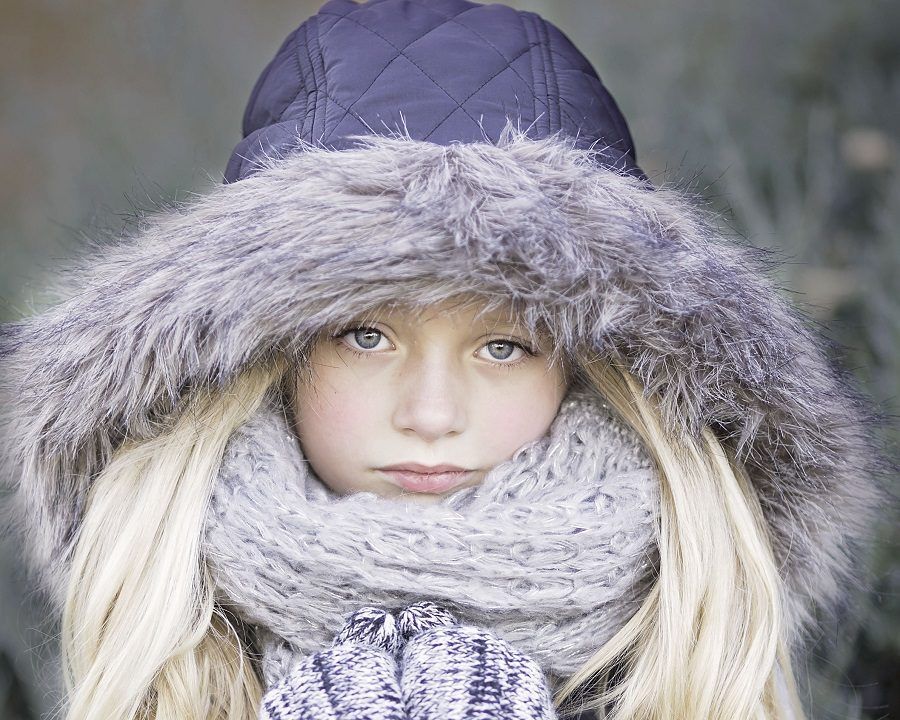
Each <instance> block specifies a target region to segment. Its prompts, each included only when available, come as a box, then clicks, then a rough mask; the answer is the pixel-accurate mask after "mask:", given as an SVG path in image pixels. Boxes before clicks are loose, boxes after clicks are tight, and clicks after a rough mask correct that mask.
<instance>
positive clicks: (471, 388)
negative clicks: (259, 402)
mask: <svg viewBox="0 0 900 720" xmlns="http://www.w3.org/2000/svg"><path fill="white" fill-rule="evenodd" d="M419 313H425V311H419ZM511 317H512V316H511V314H510V313H508V312H505V313H497V314H494V315H484V316H483V317H482V318H480V319H478V320H476V312H475V310H474V309H459V308H455V307H453V306H451V305H449V304H448V303H444V304H442V305H440V306H437V307H435V308H430V309H429V312H428V313H427V314H417V313H415V311H407V310H385V311H382V312H381V313H379V314H377V315H376V316H375V320H373V321H370V322H366V323H362V322H360V323H358V324H357V323H353V324H350V325H348V326H345V327H341V328H334V329H333V332H330V333H327V334H326V337H325V338H324V339H322V340H320V341H319V342H318V343H317V344H316V346H315V347H314V348H313V350H312V353H311V356H310V363H311V368H310V370H311V375H310V379H309V380H307V381H300V382H298V383H297V384H296V385H297V387H296V389H295V390H294V398H293V401H294V419H295V427H296V431H297V435H298V437H299V438H300V444H301V447H302V448H303V452H304V454H305V456H306V458H307V460H308V461H309V462H310V464H311V466H312V469H313V470H314V471H315V473H316V475H317V476H318V477H319V478H320V479H321V480H322V482H324V483H325V484H326V485H327V486H328V487H330V488H331V489H332V490H333V491H335V492H337V493H338V494H340V495H346V494H350V493H355V492H360V491H369V492H374V493H377V494H378V495H381V496H384V497H392V498H399V497H403V498H406V499H409V500H414V501H416V502H421V503H429V504H430V503H434V502H437V501H439V500H440V499H441V498H442V497H445V496H446V495H448V494H450V493H451V492H455V491H456V490H459V489H460V488H462V487H468V486H470V485H478V484H479V483H481V481H482V480H483V479H484V476H485V474H486V473H487V472H488V470H490V469H491V468H492V467H493V466H495V465H497V464H498V463H500V462H502V461H504V460H507V459H509V458H510V457H512V455H513V454H514V453H515V451H516V450H518V449H519V448H520V447H522V446H523V445H524V444H526V443H528V442H530V441H532V440H536V439H537V438H540V437H541V436H542V435H543V434H544V433H545V432H546V431H547V430H548V428H549V427H550V423H551V422H552V421H553V418H554V417H555V416H556V413H557V411H558V410H559V406H560V403H561V402H562V399H563V396H564V395H565V392H566V387H567V384H566V378H565V375H564V371H563V369H562V367H561V366H560V364H559V363H556V364H554V366H553V367H552V368H551V367H550V366H549V362H548V359H547V355H546V351H547V349H548V347H547V345H546V343H548V342H549V339H544V340H542V341H541V342H542V345H541V346H540V347H531V345H530V343H529V340H528V333H527V332H526V331H525V330H524V329H523V328H522V327H521V326H519V325H517V324H516V322H514V321H513V322H510V319H511ZM331 336H333V337H331ZM532 352H533V353H534V354H532ZM409 463H417V464H419V465H425V466H429V467H433V466H436V465H443V464H449V465H454V466H457V467H458V468H461V469H462V470H463V471H467V472H456V473H451V474H449V475H448V474H446V473H445V474H443V477H441V476H440V474H438V475H431V477H430V478H429V477H428V474H422V473H412V474H410V473H404V472H392V471H388V470H384V469H383V468H385V467H386V466H391V465H402V464H409ZM420 469H421V468H420ZM442 483H443V484H442ZM448 483H453V484H452V485H448Z"/></svg>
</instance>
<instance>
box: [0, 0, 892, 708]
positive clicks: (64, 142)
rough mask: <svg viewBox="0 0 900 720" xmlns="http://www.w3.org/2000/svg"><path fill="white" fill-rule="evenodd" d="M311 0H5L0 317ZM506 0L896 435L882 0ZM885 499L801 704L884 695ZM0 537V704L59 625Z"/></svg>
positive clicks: (44, 660)
mask: <svg viewBox="0 0 900 720" xmlns="http://www.w3.org/2000/svg"><path fill="white" fill-rule="evenodd" d="M320 4H321V2H310V1H307V2H302V1H298V0H264V1H263V2H257V3H252V4H251V3H242V2H239V1H238V0H193V2H191V3H184V2H182V3H178V2H174V0H160V1H159V2H154V3H115V2H113V1H112V0H91V1H90V2H81V3H78V4H76V3H75V2H73V1H72V0H69V2H65V0H63V1H62V2H59V1H55V2H52V1H51V0H5V2H4V7H3V10H4V23H3V25H2V26H0V60H2V68H3V70H2V72H3V74H4V89H5V92H4V93H3V104H2V105H0V153H2V157H3V162H2V163H0V178H2V182H0V216H2V219H3V222H2V226H0V248H2V253H3V259H4V262H3V263H2V264H0V297H2V302H0V320H9V319H13V318H15V317H18V316H20V315H27V314H31V313H32V312H36V311H38V310H40V309H41V307H43V306H44V305H46V304H47V303H48V302H50V301H51V299H50V298H46V297H43V296H42V294H41V288H42V283H41V279H40V277H41V274H42V273H43V272H45V271H51V270H52V268H53V266H54V265H55V264H56V263H57V261H58V260H60V259H63V258H64V257H65V256H66V255H67V254H68V252H69V251H70V250H71V249H72V248H73V247H75V246H77V244H78V242H79V235H80V234H81V233H83V232H84V233H90V232H92V229H95V228H98V227H100V226H103V227H104V228H105V229H115V228H116V227H117V226H120V225H124V224H125V223H126V222H127V219H128V216H129V215H131V214H132V213H133V212H134V211H135V208H147V207H153V206H154V205H155V204H156V203H157V201H159V200H180V199H183V198H184V196H185V193H191V192H195V191H196V192H202V191H203V189H204V188H206V187H209V185H210V184H211V183H216V182H218V181H219V179H220V178H221V172H222V170H223V169H224V164H225V160H226V158H227V156H228V154H229V153H230V151H231V148H232V147H233V145H234V144H235V143H236V142H237V140H238V139H239V128H240V119H241V114H242V112H243V105H244V102H245V101H246V98H247V96H248V95H249V91H250V88H251V86H252V83H253V81H254V80H255V78H256V76H257V74H258V73H259V72H260V71H261V69H262V68H263V66H264V65H265V63H266V62H267V61H268V60H269V58H270V57H271V56H272V54H273V53H274V52H275V49H276V48H277V47H278V45H279V44H280V43H281V41H282V39H283V38H284V36H286V35H287V33H288V32H289V31H290V30H292V29H293V28H294V27H296V25H297V24H299V23H300V22H301V21H302V20H303V19H304V18H305V17H307V16H308V15H309V14H311V13H312V12H314V11H315V10H316V9H317V8H318V7H319V5H320ZM508 4H510V5H512V6H514V7H518V8H520V9H525V10H533V11H536V12H539V13H541V14H542V15H543V16H544V17H546V18H547V19H549V20H551V21H552V22H554V23H556V24H557V25H558V26H559V27H560V28H561V29H562V30H563V31H564V32H565V33H566V34H567V35H569V37H571V39H572V40H573V41H574V42H575V44H576V45H577V46H578V47H579V48H580V49H581V50H582V51H583V52H584V53H585V54H586V55H587V56H588V57H589V58H590V59H591V61H592V62H593V64H594V66H595V67H596V69H597V71H598V72H599V74H600V76H601V78H602V79H603V80H604V82H605V83H606V84H607V86H608V87H609V88H610V90H611V92H612V93H613V95H614V96H615V97H616V99H617V101H618V102H619V104H620V106H621V107H622V109H623V112H624V113H625V116H626V117H627V118H628V121H629V124H630V126H631V129H632V132H633V134H634V137H635V141H636V144H637V148H638V156H639V161H640V162H641V165H642V166H643V167H644V169H645V170H646V171H647V172H648V173H649V174H650V175H651V176H652V177H653V179H654V182H656V183H657V184H666V183H668V184H676V185H678V186H680V187H683V188H684V189H685V190H687V191H689V192H693V193H695V194H697V195H700V196H702V197H704V198H706V199H707V200H708V201H709V202H710V203H711V204H712V206H713V207H714V208H716V209H717V210H718V211H719V213H720V220H721V222H722V223H723V224H727V225H729V226H731V227H733V228H734V229H735V230H737V231H738V232H739V233H741V234H742V235H743V236H745V237H746V238H747V239H748V240H749V241H750V242H752V243H753V244H755V245H758V246H763V247H768V248H771V249H772V251H773V252H775V253H777V255H778V256H779V257H781V258H782V259H783V260H784V262H783V264H782V266H781V269H780V273H781V275H780V277H779V280H780V284H781V286H782V287H783V289H784V291H785V293H786V294H788V295H789V296H790V298H791V300H792V301H794V302H795V303H798V304H799V305H801V306H802V307H803V308H804V309H805V310H806V311H807V312H808V313H810V315H811V316H812V318H813V319H814V320H815V321H816V322H817V323H819V325H820V329H821V330H822V332H823V333H824V334H825V335H826V336H827V337H829V338H831V339H833V340H834V341H835V342H836V343H837V345H836V349H837V351H838V356H837V357H836V358H835V360H836V361H837V362H840V363H842V364H844V365H845V366H847V367H849V368H850V369H852V370H853V372H854V374H855V376H856V377H857V378H858V381H859V383H860V387H861V388H863V389H864V391H865V392H867V393H868V395H869V396H870V397H872V398H873V399H874V400H875V402H876V403H877V406H878V409H879V410H880V411H881V412H882V413H883V414H884V415H885V423H884V428H883V435H884V437H883V438H882V440H883V441H884V442H885V443H886V444H887V445H888V446H889V447H890V448H892V449H891V450H890V452H891V453H892V454H893V456H894V457H896V448H897V446H898V445H900V443H898V440H900V436H898V433H900V430H898V423H897V421H896V419H897V417H898V415H900V413H898V406H900V298H898V291H897V287H898V282H897V277H898V276H900V138H898V136H897V119H898V118H900V43H898V41H897V38H898V37H900V3H897V2H895V1H894V0H890V1H889V0H856V1H853V0H757V2H755V3H747V2H741V1H740V0H718V1H717V2H713V1H712V0H677V1H676V2H670V3H659V2H651V0H604V1H603V2H598V3H593V2H591V3H588V2H583V1H582V2H578V1H577V0H553V2H550V0H546V1H542V0H531V1H526V0H520V1H515V0H509V2H508ZM893 491H894V492H895V493H896V487H895V488H893ZM898 520H900V518H898V517H896V514H894V515H892V516H890V517H886V518H885V519H884V522H883V524H882V526H881V527H880V528H878V529H877V532H878V537H879V542H878V544H877V545H876V547H875V548H874V552H873V557H872V558H871V568H872V573H871V574H872V581H871V583H870V585H871V587H869V588H857V589H855V590H854V592H853V597H852V600H851V604H850V605H848V607H847V608H845V610H844V611H843V612H842V613H841V614H840V615H839V616H838V617H837V618H823V619H822V630H821V633H820V635H819V636H818V637H816V638H814V641H815V642H814V646H813V648H812V652H811V654H810V660H809V662H808V663H807V665H808V667H807V668H806V669H807V670H808V676H809V678H808V681H807V682H806V683H805V684H806V689H805V694H806V697H807V703H808V705H809V707H810V711H811V712H810V717H812V718H826V719H831V718H835V719H836V718H855V719H860V720H862V719H865V720H875V719H876V718H886V717H891V716H897V717H900V680H898V668H900V552H898V551H900V531H898V527H900V523H898ZM17 550H18V548H13V547H10V546H9V545H8V544H7V545H3V544H0V576H2V578H3V582H2V584H0V611H3V612H2V615H0V617H2V618H4V620H3V623H0V720H14V719H15V720H19V719H20V718H21V719H22V720H25V719H26V718H29V719H30V718H37V717H39V716H40V715H42V714H45V713H52V711H53V709H54V707H55V704H56V702H58V699H59V696H58V668H56V666H55V665H54V658H55V655H54V651H55V650H56V646H55V642H56V641H55V636H56V633H57V632H58V629H57V628H56V627H55V626H54V625H53V620H52V618H49V617H47V615H46V608H45V607H44V605H43V604H42V602H41V601H40V598H38V597H37V596H36V595H33V594H32V593H26V591H25V590H23V588H26V587H29V586H28V584H27V583H26V582H25V581H24V578H23V576H22V570H21V567H20V566H19V565H18V564H17V563H18V559H17V557H16V551H17ZM30 648H34V649H33V650H30ZM803 670H804V668H800V671H801V674H807V673H804V672H803Z"/></svg>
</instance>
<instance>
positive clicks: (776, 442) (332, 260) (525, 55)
mask: <svg viewBox="0 0 900 720" xmlns="http://www.w3.org/2000/svg"><path fill="white" fill-rule="evenodd" d="M513 127H514V128H516V129H517V130H518V132H514V131H513ZM243 134H244V139H243V140H242V141H241V142H240V143H239V144H238V146H237V147H236V148H235V151H234V153H233V155H232V156H231V158H230V160H229V162H228V165H227V169H226V172H225V178H224V179H225V182H224V183H223V184H222V185H221V186H217V187H212V188H210V189H209V191H208V192H206V193H205V194H203V195H201V196H199V197H197V198H196V199H194V200H193V201H191V202H190V203H188V204H183V205H179V206H176V207H173V208H171V209H168V210H166V211H163V212H159V213H157V214H155V215H152V216H147V217H144V218H142V219H141V220H140V222H139V223H138V225H137V226H136V227H135V228H134V229H133V230H132V231H131V232H129V233H128V234H126V235H125V236H122V237H119V238H116V239H115V240H113V241H111V242H108V243H106V244H105V245H103V246H101V247H100V248H98V252H97V253H96V254H93V255H92V256H90V257H85V258H84V259H83V260H81V261H79V262H76V263H75V264H73V265H72V267H71V268H70V269H69V270H68V272H66V273H63V274H61V275H60V276H59V278H58V280H57V282H56V285H55V289H56V290H57V291H58V293H59V295H60V300H59V302H58V303H57V304H56V305H55V306H54V307H52V308H50V309H48V310H46V311H45V312H43V313H41V314H39V315H36V316H34V317H29V318H25V319H22V320H20V321H18V322H13V323H9V324H6V325H4V326H3V327H2V335H0V378H2V380H0V382H2V392H3V396H2V406H0V407H2V422H3V429H2V433H3V452H4V455H3V462H2V468H3V472H4V474H5V480H6V482H7V483H8V484H9V485H10V486H11V487H12V489H13V491H14V492H13V495H12V500H13V512H12V513H11V517H12V518H13V519H14V525H15V527H16V528H17V529H18V530H20V531H21V535H22V538H23V541H24V546H25V549H26V553H27V556H28V558H29V560H30V563H31V565H32V567H33V568H34V570H35V572H36V573H37V576H38V578H39V580H40V582H41V585H42V586H43V587H44V588H45V589H46V590H47V591H48V594H49V597H50V599H51V602H53V603H54V604H55V606H56V607H57V608H58V607H59V605H60V603H61V601H62V598H63V594H64V588H65V582H66V577H67V570H68V566H69V563H70V559H71V552H72V549H73V542H74V538H75V532H76V529H77V527H78V524H79V519H80V517H81V513H82V508H83V504H84V501H85V497H86V493H87V491H88V488H89V487H90V483H91V479H92V477H94V476H96V474H97V473H98V472H99V471H100V470H101V469H102V468H103V467H104V466H105V464H106V463H107V462H108V461H109V459H110V458H111V456H112V454H113V453H114V452H115V450H116V448H117V447H119V446H120V445H121V443H122V442H123V440H124V439H125V438H131V439H135V440H144V439H149V438H152V437H155V436H156V435H157V434H158V433H160V432H161V431H162V429H163V427H164V424H163V423H162V422H161V419H162V418H165V417H167V416H169V415H170V414H172V413H177V412H178V410H179V408H181V407H183V403H184V402H185V398H186V397H188V396H189V395H190V393H191V392H193V391H195V390H197V389H199V388H203V387H224V386H226V385H227V384H228V383H229V382H230V381H231V380H232V379H233V378H234V377H236V376H237V375H238V374H239V373H241V372H242V371H243V370H244V369H246V368H247V367H248V366H250V365H252V364H253V363H254V362H256V361H257V360H258V359H259V358H261V357H263V356H265V355H267V354H271V353H289V354H290V353H294V352H297V351H298V350H299V348H300V347H301V346H302V345H303V343H304V342H305V340H306V339H308V338H310V337H311V336H312V335H313V334H314V333H315V332H316V331H317V330H319V329H320V328H322V327H323V326H324V325H326V324H329V323H330V322H333V321H335V320H338V319H341V318H343V317H345V316H346V315H347V314H348V313H349V312H353V311H355V310H356V309H359V308H361V307H367V306H371V305H375V304H377V303H379V302H380V301H383V300H386V299H388V298H390V297H398V296H401V297H414V296H415V297H428V298H430V299H433V300H435V301H437V300H438V299H440V298H442V297H449V296H450V295H451V294H456V293H458V292H464V291H469V292H475V293H479V294H481V295H483V296H490V297H497V296H501V297H504V298H507V299H510V300H512V301H514V302H516V303H520V304H522V305H523V307H526V308H527V312H528V313H531V314H532V316H533V317H539V318H541V319H543V320H545V321H546V323H547V324H548V326H549V327H551V328H553V330H554V332H555V334H556V337H557V340H558V342H559V343H561V344H562V345H563V346H564V347H565V348H566V349H567V350H568V351H571V352H573V353H574V352H576V351H584V350H585V349H588V350H590V351H592V352H595V353H597V354H598V355H600V356H603V357H609V358H615V359H617V360H619V361H621V362H622V363H623V364H624V365H625V366H626V367H627V368H628V369H630V371H631V372H632V373H633V374H634V375H635V376H636V377H637V378H638V379H639V380H640V381H641V382H642V383H643V384H644V385H645V386H646V388H647V389H648V392H650V393H654V394H655V395H656V396H657V398H658V400H659V404H660V408H661V411H662V413H663V417H664V420H665V422H666V423H667V425H668V426H669V427H672V428H676V429H679V430H680V431H683V432H686V433H692V434H694V435H697V434H698V433H699V432H700V429H701V428H702V427H703V426H709V427H710V428H711V429H713V431H714V432H715V433H716V434H717V435H718V437H719V438H720V439H722V441H723V442H724V443H725V444H726V445H727V446H728V447H729V448H731V449H732V450H733V451H734V452H735V453H736V455H737V456H738V457H739V458H740V459H742V460H743V461H744V463H745V464H746V467H747V469H748V472H749V475H750V478H751V480H752V482H753V485H754V488H755V489H756V491H757V493H758V495H759V497H760V500H761V503H762V507H763V510H764V513H765V517H766V521H767V524H768V527H769V530H770V534H771V539H772V543H773V545H774V549H775V553H776V558H777V560H778V564H779V567H780V569H781V573H782V576H783V579H784V581H785V585H786V588H787V591H788V600H787V602H788V611H789V613H788V615H789V624H790V626H791V629H792V631H793V633H794V636H795V637H798V636H799V634H800V633H801V632H802V630H803V628H804V627H806V626H807V624H808V623H809V622H810V620H811V618H812V613H813V611H814V609H815V608H816V607H817V606H821V607H831V606H833V605H834V603H836V602H838V601H839V600H840V599H841V597H842V591H843V589H844V587H845V586H847V585H848V584H850V583H855V582H856V580H855V579H854V577H853V573H854V562H855V561H854V558H856V557H857V555H858V553H859V550H860V549H861V547H862V546H863V543H864V542H865V540H866V538H867V530H868V528H869V527H870V524H871V519H872V517H873V507H874V504H875V502H876V500H877V497H878V488H877V478H878V476H879V475H880V474H881V473H883V471H884V468H883V464H882V463H883V461H882V460H880V459H879V457H880V456H879V453H878V451H877V448H876V447H875V445H874V441H873V439H872V438H873V437H874V435H875V433H874V431H873V424H874V422H875V418H874V413H873V411H872V410H871V409H870V407H869V406H868V404H867V402H866V400H865V398H863V397H862V396H861V395H860V394H859V393H858V391H856V390H855V389H854V384H853V383H852V381H851V380H850V377H849V375H848V373H847V372H846V371H844V370H842V369H841V368H840V367H838V366H836V365H835V364H833V363H832V362H831V361H830V360H829V359H828V349H829V348H828V341H827V340H826V339H825V338H824V337H822V336H820V335H818V334H817V333H816V332H815V331H814V330H813V329H812V326H811V324H810V323H809V322H808V321H807V319H806V318H805V317H804V316H803V315H802V313H801V312H800V311H799V310H797V309H795V308H793V307H792V306H791V305H790V304H789V303H788V302H787V301H786V300H785V299H784V298H782V296H781V295H780V294H779V292H778V289H777V287H776V286H775V284H774V283H773V281H772V280H771V279H770V278H769V273H770V270H771V267H770V264H769V262H768V261H767V259H766V257H765V256H764V255H763V254H762V252H761V251H758V250H755V249H753V248H752V247H750V246H747V245H745V244H741V243H739V242H737V241H735V240H734V239H733V238H730V237H727V236H725V235H723V234H722V233H721V232H720V229H719V228H718V227H716V225H715V222H714V219H713V218H711V217H709V216H708V215H707V214H706V213H704V212H703V211H702V209H700V208H698V207H697V206H696V205H695V204H694V203H693V202H692V201H691V200H690V199H689V198H687V197H685V196H684V195H683V194H682V193H680V192H678V191H676V190H671V189H665V188H655V187H653V186H652V185H651V184H650V183H649V182H648V180H647V178H646V176H645V175H644V173H643V172H642V171H641V170H640V168H639V167H638V165H637V160H636V155H635V151H634V146H633V142H632V138H631V136H630V134H629V132H628V128H627V125H626V123H625V121H624V119H623V118H622V116H621V114H620V112H619V110H618V108H617V106H616V104H615V102H614V101H613V99H612V97H611V96H610V95H609V93H608V92H607V90H606V89H605V87H604V86H603V84H602V83H601V81H600V79H599V78H598V76H597V74H596V72H595V71H594V69H593V68H592V67H591V66H590V64H589V63H588V62H587V60H586V59H585V58H584V57H583V56H582V55H581V54H580V53H579V52H578V51H577V50H576V49H575V48H574V46H572V44H571V43H570V42H569V40H568V39H567V38H566V37H565V35H563V34H562V33H561V32H560V31H559V30H558V29H557V28H555V27H554V26H553V25H551V24H550V23H548V22H546V21H544V20H542V19H541V18H539V17H538V16H537V15H534V14H533V13H526V12H518V11H514V10H512V9H510V8H507V7H504V6H502V5H478V4H475V3H472V2H467V0H430V1H428V2H426V1H425V0H371V1H370V2H368V3H365V4H356V3H354V2H351V1H350V0H332V1H331V2H328V3H326V4H325V5H324V6H323V7H322V8H321V9H320V11H319V12H318V14H317V15H315V16H314V17H312V18H310V19H309V20H307V21H306V22H305V23H303V25H301V26H300V27H299V28H298V29H297V30H296V31H295V32H293V33H292V34H291V35H290V36H289V37H288V38H287V40H285V42H284V44H283V45H282V47H281V48H280V49H279V50H278V52H277V54H276V56H275V57H274V59H273V60H272V61H271V63H270V64H269V65H268V66H267V67H266V69H265V70H264V72H263V74H262V76H261V77H260V78H259V80H258V81H257V83H256V85H255V87H254V89H253V92H252V94H251V98H250V101H249V103H248V105H247V109H246V112H245V114H244V125H243ZM523 135H524V137H523Z"/></svg>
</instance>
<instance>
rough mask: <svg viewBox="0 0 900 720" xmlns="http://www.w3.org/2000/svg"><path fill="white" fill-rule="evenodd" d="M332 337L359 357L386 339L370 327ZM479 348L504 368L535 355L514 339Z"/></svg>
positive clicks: (358, 328)
mask: <svg viewBox="0 0 900 720" xmlns="http://www.w3.org/2000/svg"><path fill="white" fill-rule="evenodd" d="M348 336H350V337H352V338H353V340H352V343H355V344H356V346H355V347H354V345H353V344H352V343H351V342H347V341H346V340H345V338H347V337H348ZM332 337H333V338H334V339H335V340H340V341H341V342H342V344H343V345H344V346H346V348H347V349H348V350H350V351H351V352H352V353H354V354H356V355H358V356H359V357H371V356H372V355H376V354H377V353H376V352H375V349H376V348H377V347H378V345H379V344H380V341H381V340H382V339H386V338H385V337H384V333H382V332H381V331H380V330H377V329H375V328H372V327H351V328H346V329H344V330H341V331H339V332H338V333H336V334H335V335H333V336H332ZM481 349H482V350H483V349H487V350H488V353H489V355H490V357H486V358H485V357H483V356H481V357H482V359H485V360H488V361H489V362H491V363H492V364H493V365H496V366H498V367H505V368H510V367H515V366H516V365H520V364H521V363H523V362H525V361H527V360H528V359H529V358H531V357H534V356H535V355H536V352H535V351H534V350H532V349H531V348H530V347H528V346H527V345H525V344H524V343H521V342H518V341H516V340H506V339H504V338H495V339H493V340H490V341H488V342H487V343H485V344H484V345H482V346H481ZM516 350H518V351H519V356H518V357H517V358H516V359H514V360H509V358H510V357H511V356H513V355H514V354H515V352H516ZM498 356H499V357H498Z"/></svg>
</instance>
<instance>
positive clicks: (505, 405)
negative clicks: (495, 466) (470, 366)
mask: <svg viewBox="0 0 900 720" xmlns="http://www.w3.org/2000/svg"><path fill="white" fill-rule="evenodd" d="M561 400H562V390H561V388H559V387H557V386H555V385H554V384H553V383H541V382H537V383H529V384H528V385H527V386H525V387H522V388H520V389H518V391H516V392H509V391H507V392H482V393H479V396H478V400H477V413H478V417H479V419H480V422H479V423H478V424H479V426H480V429H481V433H480V434H481V436H482V437H485V438H490V443H489V444H490V447H491V451H492V452H493V454H495V455H496V458H495V460H497V461H500V460H504V459H506V458H508V457H510V456H512V454H513V453H514V452H515V451H516V450H518V449H519V448H520V447H521V446H522V445H524V444H525V443H527V442H530V441H531V440H536V439H537V438H539V437H541V436H542V435H543V434H544V433H545V432H546V431H547V429H548V428H549V427H550V424H551V423H552V422H553V418H555V417H556V413H557V412H558V410H559V403H560V401H561Z"/></svg>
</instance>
